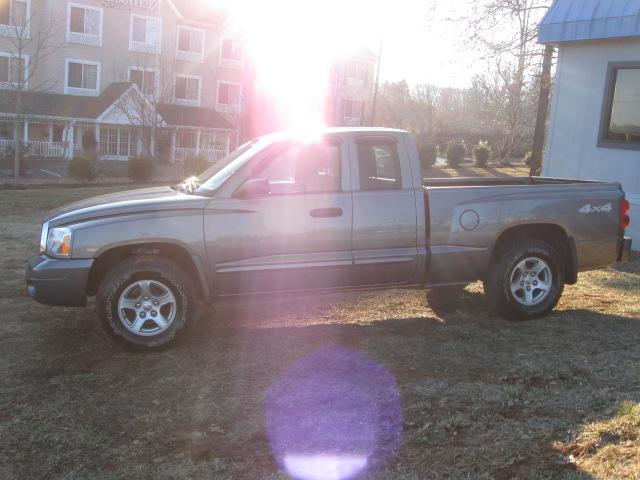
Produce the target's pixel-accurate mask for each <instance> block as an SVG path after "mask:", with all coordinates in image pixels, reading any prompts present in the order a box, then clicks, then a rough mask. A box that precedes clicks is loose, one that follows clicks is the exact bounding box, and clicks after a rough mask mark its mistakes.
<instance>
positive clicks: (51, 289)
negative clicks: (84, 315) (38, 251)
mask: <svg viewBox="0 0 640 480" xmlns="http://www.w3.org/2000/svg"><path fill="white" fill-rule="evenodd" d="M92 264H93V259H91V258H88V259H65V260H58V259H55V258H51V257H47V256H46V255H41V256H39V257H37V258H34V259H32V260H31V261H30V262H29V265H28V266H27V273H26V280H27V295H28V296H29V297H31V298H33V299H34V300H36V301H37V302H40V303H44V304H46V305H56V306H63V307H84V306H86V305H87V280H88V278H89V271H90V270H91V265H92Z"/></svg>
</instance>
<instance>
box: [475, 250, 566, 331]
mask: <svg viewBox="0 0 640 480" xmlns="http://www.w3.org/2000/svg"><path fill="white" fill-rule="evenodd" d="M484 290H485V295H486V297H487V301H488V303H489V305H490V307H492V308H493V309H494V310H495V311H496V312H498V313H499V314H501V315H503V316H505V317H507V318H509V319H514V320H521V319H527V318H536V317H540V316H543V315H546V314H547V313H549V312H550V311H551V310H553V308H554V307H555V306H556V305H557V303H558V301H559V300H560V296H561V295H562V291H563V290H564V268H563V266H562V262H561V260H560V256H559V254H558V252H557V251H556V249H555V248H554V247H553V246H551V245H550V244H548V243H547V242H544V241H542V240H523V241H519V242H516V243H515V244H514V245H513V246H511V247H509V248H507V249H504V250H503V251H501V252H499V253H498V255H497V259H496V262H495V264H494V265H493V267H491V270H490V272H489V274H488V275H487V278H486V279H485V281H484Z"/></svg>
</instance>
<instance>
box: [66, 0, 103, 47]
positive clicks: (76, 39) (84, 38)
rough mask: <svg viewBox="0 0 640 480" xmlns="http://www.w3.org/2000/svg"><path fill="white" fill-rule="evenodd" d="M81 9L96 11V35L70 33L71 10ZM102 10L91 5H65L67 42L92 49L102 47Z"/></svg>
mask: <svg viewBox="0 0 640 480" xmlns="http://www.w3.org/2000/svg"><path fill="white" fill-rule="evenodd" d="M74 7H75V8H83V9H85V10H97V11H98V14H99V16H100V20H99V22H98V31H99V33H98V35H93V34H90V33H79V32H72V31H71V8H74ZM103 15H104V9H102V8H100V7H94V6H93V5H84V4H81V3H68V4H67V42H69V43H78V44H80V45H90V46H94V47H101V46H102V25H103V23H102V22H103V18H104V17H103Z"/></svg>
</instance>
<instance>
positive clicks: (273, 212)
mask: <svg viewBox="0 0 640 480" xmlns="http://www.w3.org/2000/svg"><path fill="white" fill-rule="evenodd" d="M345 152H346V147H345V146H344V145H343V144H342V143H340V142H339V140H338V139H334V138H325V139H323V140H322V141H318V142H313V143H298V142H286V143H280V144H276V145H274V146H273V147H272V148H271V149H270V152H268V153H267V154H266V155H265V157H264V158H263V159H262V160H261V161H260V162H259V163H258V165H256V166H255V167H252V169H251V174H250V178H249V180H257V181H259V182H260V181H265V183H266V184H267V185H268V186H267V187H266V188H265V191H264V192H262V193H259V194H258V195H254V196H251V197H249V198H238V197H235V196H234V197H232V198H230V199H219V200H216V199H214V200H213V201H212V202H211V207H212V209H214V210H216V211H220V210H223V211H224V212H232V213H228V214H227V213H225V214H223V215H207V214H205V236H206V238H207V250H208V252H211V253H209V256H210V258H211V259H212V260H211V261H212V262H213V268H214V269H215V279H214V284H215V286H214V287H215V288H216V292H217V293H220V294H234V293H250V292H273V291H286V290H291V291H292V290H304V289H317V288H330V287H340V286H347V285H350V284H351V283H352V278H351V273H352V254H351V221H352V199H351V191H350V190H351V185H350V172H349V165H348V162H347V161H343V159H346V158H347V155H345Z"/></svg>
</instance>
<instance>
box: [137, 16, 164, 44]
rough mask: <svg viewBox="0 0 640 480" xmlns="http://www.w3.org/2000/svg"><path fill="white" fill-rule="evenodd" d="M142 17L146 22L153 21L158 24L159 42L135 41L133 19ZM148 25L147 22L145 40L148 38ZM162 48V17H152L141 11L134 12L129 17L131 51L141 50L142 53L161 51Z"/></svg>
mask: <svg viewBox="0 0 640 480" xmlns="http://www.w3.org/2000/svg"><path fill="white" fill-rule="evenodd" d="M134 18H142V19H144V21H145V22H147V21H152V22H155V23H156V24H157V32H156V35H157V39H156V40H157V42H156V44H155V45H154V44H151V43H146V42H144V43H143V42H134V41H133V19H134ZM146 30H147V26H146V23H145V40H146ZM161 50H162V18H160V17H151V16H149V15H140V14H139V13H132V14H131V16H130V17H129V51H131V52H141V53H160V52H161Z"/></svg>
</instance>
